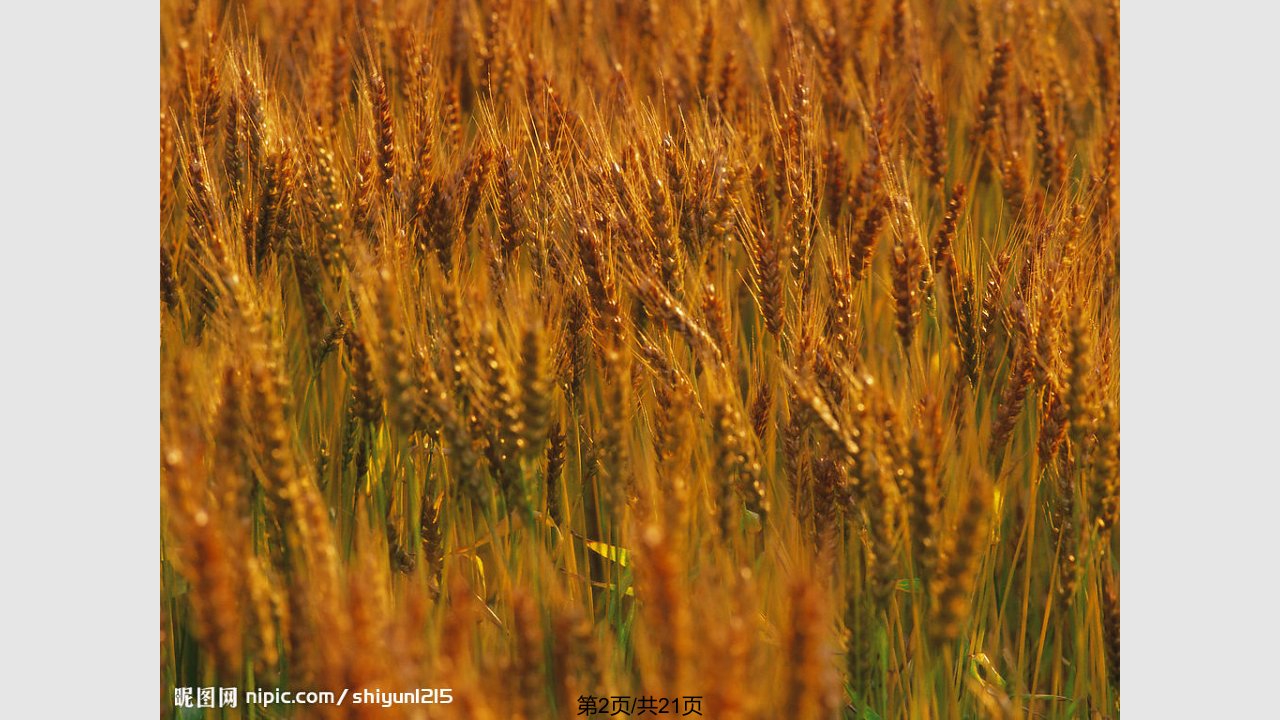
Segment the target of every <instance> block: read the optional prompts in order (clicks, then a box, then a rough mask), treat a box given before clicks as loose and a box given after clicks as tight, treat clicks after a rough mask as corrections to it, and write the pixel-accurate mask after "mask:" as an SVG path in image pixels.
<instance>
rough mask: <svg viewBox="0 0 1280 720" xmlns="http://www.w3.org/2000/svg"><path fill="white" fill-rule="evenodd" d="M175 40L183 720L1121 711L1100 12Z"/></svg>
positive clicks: (493, 8)
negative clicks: (265, 699)
mask: <svg viewBox="0 0 1280 720" xmlns="http://www.w3.org/2000/svg"><path fill="white" fill-rule="evenodd" d="M160 36H161V52H162V56H161V61H160V67H161V72H160V100H161V114H160V157H161V163H160V173H161V178H160V227H161V233H160V234H161V246H160V292H161V296H160V326H159V329H160V338H161V350H160V356H161V357H160V365H161V378H160V380H161V407H160V417H161V423H160V425H161V438H160V446H161V458H160V478H161V488H160V489H161V506H160V512H161V520H162V537H161V557H160V573H161V597H160V617H161V647H160V676H161V686H162V688H161V690H162V697H161V699H160V706H161V712H162V716H164V717H173V718H186V717H226V718H240V717H244V718H285V717H298V718H312V717H315V718H346V717H352V718H364V717H370V718H373V717H377V718H384V717H386V718H395V717H405V718H495V719H501V720H505V719H507V718H512V719H514V718H524V719H528V720H533V719H536V718H571V717H584V716H592V717H594V716H609V715H610V713H613V712H614V710H615V709H617V704H618V703H617V702H616V701H615V699H616V698H623V699H626V698H630V702H629V705H630V707H629V709H628V711H627V712H626V713H616V714H632V715H643V714H650V713H651V714H654V715H672V716H689V715H690V714H691V713H689V712H687V711H688V710H689V709H690V708H691V707H696V708H697V710H698V712H699V713H701V715H702V716H704V717H708V718H716V719H717V720H728V719H730V718H741V719H747V718H753V719H759V720H771V719H774V718H788V719H791V718H794V719H799V720H807V719H810V718H859V719H863V718H885V719H888V718H946V719H951V718H1027V719H1032V718H1036V719H1039V718H1114V717H1118V715H1119V679H1120V678H1119V667H1120V665H1119V658H1120V655H1119V622H1120V613H1119V533H1118V522H1119V470H1118V468H1119V407H1118V401H1119V363H1118V352H1119V292H1118V290H1119V80H1118V65H1119V7H1118V3H1115V2H1111V3H1107V2H1101V1H1099V0H1034V1H1033V0H1010V1H1008V2H994V1H992V0H966V1H963V2H952V1H948V0H807V1H806V0H795V1H794V2H792V1H782V0H779V1H777V2H773V1H769V0H758V1H757V0H701V2H688V3H683V2H668V1H659V0H639V1H623V0H615V1H614V2H609V1H607V0H543V1H542V2H532V1H529V0H449V1H446V2H426V1H419V0H406V1H405V2H391V1H388V2H378V1H377V0H309V1H307V2H285V1H284V0H241V1H240V2H234V1H230V0H224V1H221V2H219V1H214V0H195V1H194V2H175V1H168V0H166V1H165V2H162V4H161V25H160ZM210 686H216V687H234V688H238V689H240V691H241V694H240V702H239V704H238V706H237V707H234V708H231V707H222V708H216V709H209V708H206V709H198V708H197V709H189V708H188V707H186V706H185V705H183V704H182V703H180V702H177V701H176V699H175V690H176V689H178V688H182V687H210ZM442 688H446V689H448V690H449V691H450V692H449V696H450V699H451V702H449V703H447V704H446V703H411V702H398V703H391V704H390V706H386V707H384V706H383V705H381V704H377V703H374V704H370V703H364V704H354V703H352V702H350V701H348V702H347V703H345V704H343V705H337V704H316V705H301V704H298V705H287V704H273V705H269V706H268V705H265V704H262V703H258V704H255V703H253V702H249V701H248V698H247V696H246V695H245V692H246V691H249V690H253V689H269V690H281V691H283V690H292V691H325V690H328V691H336V692H341V691H342V690H344V689H349V690H350V691H351V692H353V693H355V692H359V691H361V690H370V691H373V690H375V689H376V690H378V691H381V692H384V693H405V692H409V691H413V690H415V689H419V690H420V689H442ZM420 697H421V695H419V698H420ZM435 698H436V699H437V700H440V699H442V698H441V695H440V694H439V693H438V692H437V693H436V695H435ZM600 698H605V699H606V702H605V707H606V711H605V712H604V713H597V712H595V711H596V710H597V709H599V708H600V707H602V706H601V705H600V704H599V699H600ZM645 698H649V699H650V700H651V701H652V702H649V701H646V700H645ZM673 699H674V700H675V702H674V703H672V702H671V700H673ZM691 699H696V700H697V702H696V703H691V702H690V700H691ZM588 703H590V704H589V705H588ZM623 704H624V705H627V704H628V703H627V702H626V701H625V700H624V702H623ZM675 711H678V712H675ZM695 716H696V715H695Z"/></svg>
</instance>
